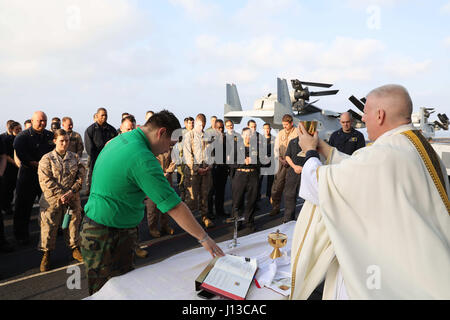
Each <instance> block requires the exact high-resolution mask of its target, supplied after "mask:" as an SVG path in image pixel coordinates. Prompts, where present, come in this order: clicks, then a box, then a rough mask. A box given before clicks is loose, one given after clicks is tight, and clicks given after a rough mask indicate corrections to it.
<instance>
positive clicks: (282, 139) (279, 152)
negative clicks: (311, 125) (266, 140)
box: [271, 127, 298, 211]
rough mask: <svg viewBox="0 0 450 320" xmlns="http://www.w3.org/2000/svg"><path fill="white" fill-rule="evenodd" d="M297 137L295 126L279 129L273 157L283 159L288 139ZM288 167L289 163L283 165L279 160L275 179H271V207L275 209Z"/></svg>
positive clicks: (278, 205)
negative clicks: (289, 129)
mask: <svg viewBox="0 0 450 320" xmlns="http://www.w3.org/2000/svg"><path fill="white" fill-rule="evenodd" d="M297 137H298V132H297V129H296V128H295V127H292V129H291V131H290V132H287V131H286V130H285V129H283V130H280V132H279V133H278V135H277V137H276V139H275V148H274V153H275V159H277V158H278V159H279V158H280V157H283V159H284V157H285V155H286V151H287V147H288V145H289V141H291V140H292V139H295V138H297ZM288 168H289V165H287V167H285V166H283V165H282V164H281V162H279V163H278V171H277V173H276V175H275V180H274V181H273V185H272V195H271V202H272V208H273V210H275V211H279V210H280V204H281V196H282V194H283V190H284V184H285V182H286V172H287V169H288Z"/></svg>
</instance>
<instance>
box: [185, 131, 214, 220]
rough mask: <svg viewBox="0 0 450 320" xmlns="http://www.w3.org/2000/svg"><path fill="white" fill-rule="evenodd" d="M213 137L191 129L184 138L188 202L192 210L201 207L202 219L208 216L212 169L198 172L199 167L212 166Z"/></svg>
mask: <svg viewBox="0 0 450 320" xmlns="http://www.w3.org/2000/svg"><path fill="white" fill-rule="evenodd" d="M209 138H211V137H210V135H208V134H206V133H204V132H198V131H195V130H191V131H189V132H187V133H186V134H185V135H184V138H183V157H184V161H185V164H186V167H185V170H184V186H185V189H186V204H187V206H188V207H189V209H191V211H194V210H197V209H199V211H200V213H201V215H202V220H203V221H204V220H205V219H206V218H208V216H207V215H208V193H209V189H210V188H211V185H212V175H211V170H209V171H207V172H206V174H204V175H200V174H198V169H199V168H211V167H212V163H211V160H212V159H211V157H210V153H211V142H212V141H211V140H210V139H209Z"/></svg>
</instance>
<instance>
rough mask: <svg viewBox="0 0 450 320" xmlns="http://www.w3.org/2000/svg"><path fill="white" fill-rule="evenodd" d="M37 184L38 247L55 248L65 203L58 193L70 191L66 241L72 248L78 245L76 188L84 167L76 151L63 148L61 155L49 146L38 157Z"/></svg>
mask: <svg viewBox="0 0 450 320" xmlns="http://www.w3.org/2000/svg"><path fill="white" fill-rule="evenodd" d="M38 176H39V185H40V186H41V189H42V196H41V199H40V201H39V205H40V225H41V238H40V241H39V249H40V250H42V251H50V250H53V249H54V248H55V242H56V236H57V232H58V227H59V226H60V225H61V223H62V218H63V216H64V214H65V211H66V210H67V205H63V204H61V202H60V199H61V196H62V195H63V194H65V193H66V192H67V191H69V190H71V189H72V191H73V198H72V200H71V201H70V202H69V204H68V206H69V207H70V211H71V220H70V223H69V227H68V231H69V234H68V238H69V239H67V237H66V242H68V246H69V247H70V248H71V249H73V248H75V247H77V246H78V245H79V226H80V222H81V202H80V190H81V187H82V183H83V179H84V176H85V168H84V166H83V164H82V163H81V161H80V159H79V157H78V155H77V154H75V153H73V152H70V151H67V152H66V154H65V156H64V158H62V157H61V156H60V155H58V153H57V152H56V151H55V150H53V151H51V152H49V153H47V154H45V155H44V156H43V157H42V159H41V160H40V161H39V168H38Z"/></svg>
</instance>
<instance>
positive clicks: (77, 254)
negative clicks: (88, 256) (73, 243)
mask: <svg viewBox="0 0 450 320" xmlns="http://www.w3.org/2000/svg"><path fill="white" fill-rule="evenodd" d="M72 257H73V258H74V259H75V260H77V261H78V262H83V256H82V255H81V252H80V249H79V248H78V247H75V248H74V249H73V250H72Z"/></svg>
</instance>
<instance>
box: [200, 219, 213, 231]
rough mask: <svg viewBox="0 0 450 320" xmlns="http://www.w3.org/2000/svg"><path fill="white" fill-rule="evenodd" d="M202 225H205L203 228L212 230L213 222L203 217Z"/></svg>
mask: <svg viewBox="0 0 450 320" xmlns="http://www.w3.org/2000/svg"><path fill="white" fill-rule="evenodd" d="M202 220H203V224H204V225H205V228H212V227H214V222H212V221H211V220H210V219H209V218H208V217H203V218H202Z"/></svg>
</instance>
